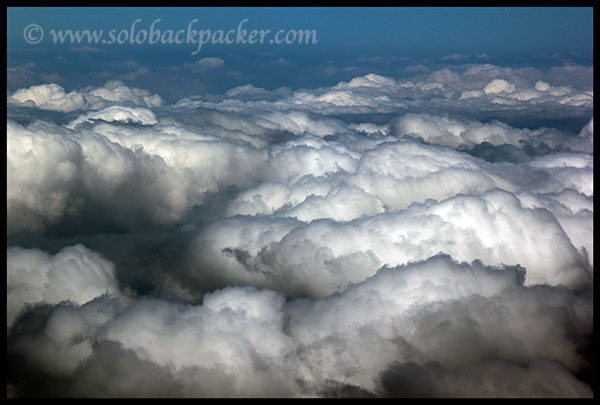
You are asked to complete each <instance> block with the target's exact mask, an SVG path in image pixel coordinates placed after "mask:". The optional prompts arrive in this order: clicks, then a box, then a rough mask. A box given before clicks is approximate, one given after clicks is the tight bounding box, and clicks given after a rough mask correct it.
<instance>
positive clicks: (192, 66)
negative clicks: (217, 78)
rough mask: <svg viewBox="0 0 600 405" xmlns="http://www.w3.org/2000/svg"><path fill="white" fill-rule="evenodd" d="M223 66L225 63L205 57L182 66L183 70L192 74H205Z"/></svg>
mask: <svg viewBox="0 0 600 405" xmlns="http://www.w3.org/2000/svg"><path fill="white" fill-rule="evenodd" d="M224 64H225V61H224V60H223V59H221V58H218V57H207V58H202V59H199V60H197V61H196V62H194V63H186V64H184V69H186V70H189V71H191V72H192V73H199V72H205V71H207V70H213V69H218V68H220V67H222V66H223V65H224Z"/></svg>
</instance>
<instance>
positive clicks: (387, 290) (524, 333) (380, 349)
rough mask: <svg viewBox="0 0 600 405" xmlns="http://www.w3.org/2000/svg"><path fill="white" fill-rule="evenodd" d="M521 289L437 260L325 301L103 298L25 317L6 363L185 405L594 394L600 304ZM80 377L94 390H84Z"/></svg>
mask: <svg viewBox="0 0 600 405" xmlns="http://www.w3.org/2000/svg"><path fill="white" fill-rule="evenodd" d="M522 279H523V274H522V270H521V269H519V268H516V267H501V268H491V267H485V266H483V265H481V263H479V262H475V263H473V264H470V265H469V264H466V263H457V262H454V261H452V260H451V259H450V258H449V257H447V256H437V257H433V258H431V259H428V260H427V261H424V262H418V263H413V264H410V265H407V266H404V267H399V268H385V269H382V270H380V271H379V272H378V273H377V274H376V275H374V276H373V277H372V278H370V279H369V280H366V281H364V282H362V283H359V284H357V285H355V286H353V287H352V288H351V289H349V290H348V291H346V292H344V293H343V294H339V295H336V296H332V297H328V298H326V299H322V300H316V301H311V300H305V299H302V300H292V301H289V302H286V300H285V298H284V296H283V295H282V294H280V293H276V292H273V291H269V290H257V289H255V288H253V287H229V288H225V289H222V290H218V291H215V292H213V293H211V294H208V295H206V296H205V297H204V299H203V303H202V305H186V304H177V303H171V302H168V301H161V300H149V299H136V300H131V299H126V298H121V299H117V298H109V297H108V296H103V297H99V298H96V299H94V300H92V301H89V302H87V303H85V304H84V305H81V306H77V305H67V304H60V305H57V306H55V307H53V308H51V309H50V311H46V312H40V313H39V315H38V316H39V317H41V318H42V319H44V320H45V321H44V322H37V323H31V322H32V320H31V319H32V318H27V317H23V318H21V319H20V320H19V321H18V323H17V324H16V325H15V328H18V329H19V330H22V331H23V332H21V333H20V334H16V335H14V336H13V337H12V338H11V341H10V343H9V350H8V356H9V358H13V357H14V356H21V357H24V358H25V359H27V362H25V363H23V364H22V365H20V366H16V365H15V366H13V367H14V368H21V372H26V371H27V367H28V366H27V365H28V364H32V363H33V364H37V365H38V366H37V367H38V370H41V371H43V372H45V373H47V375H48V378H53V377H54V378H61V379H62V383H61V384H66V386H64V385H63V388H64V390H65V393H67V394H70V395H76V394H79V395H85V396H95V395H106V394H109V393H110V395H111V396H112V395H116V396H119V395H140V393H139V392H138V394H135V392H134V389H139V390H141V391H142V393H143V392H146V391H150V392H152V391H151V388H150V387H149V386H148V385H147V384H144V383H143V382H142V381H143V380H144V379H146V378H147V379H148V381H149V382H150V381H154V380H155V377H153V376H155V375H156V373H162V374H163V375H164V376H163V378H161V379H160V380H159V381H155V382H154V384H158V388H159V389H158V392H161V391H162V392H165V390H168V389H171V390H173V392H172V393H171V395H176V396H198V395H200V396H239V395H241V396H253V395H259V396H315V395H328V392H330V391H332V390H334V389H341V387H347V389H348V388H351V387H354V389H355V390H356V389H359V390H362V392H364V393H377V394H380V395H381V394H383V395H403V393H402V392H398V391H397V390H400V389H402V387H403V385H402V384H401V383H402V381H398V382H396V383H393V379H402V380H406V383H405V384H408V386H405V387H404V389H405V390H408V392H406V393H404V395H407V394H408V395H410V394H411V393H412V392H414V391H417V393H419V392H418V390H419V389H420V388H423V386H425V387H427V386H428V384H433V387H435V390H432V391H429V392H428V395H433V396H440V395H450V394H454V395H460V396H463V395H467V396H468V395H473V394H479V393H481V392H482V391H480V390H481V389H482V388H477V387H475V386H472V385H470V384H469V383H467V382H468V381H472V378H473V377H474V376H475V375H477V376H481V375H482V373H483V376H484V377H483V378H485V379H486V380H488V381H489V383H488V384H486V386H485V387H486V388H485V391H483V392H484V393H485V394H486V395H490V396H501V395H511V394H515V393H517V394H519V395H527V394H529V395H535V396H554V395H557V396H575V397H577V396H590V395H591V390H590V389H589V387H587V386H586V385H585V384H583V383H581V382H579V381H577V380H576V379H575V378H573V377H572V374H571V373H572V372H577V371H579V370H581V369H582V368H584V367H585V366H586V364H587V360H586V359H585V358H584V357H582V356H581V355H580V353H579V348H580V346H579V339H580V338H581V337H582V336H585V335H586V334H587V333H589V332H590V331H591V327H592V324H591V321H590V319H591V318H590V317H589V316H590V314H591V311H592V301H591V298H590V297H589V296H586V295H575V294H573V293H572V292H570V291H568V290H565V289H557V288H552V287H546V286H541V287H536V288H527V287H523V286H522V284H521V283H522ZM556 305H560V306H561V307H562V308H564V311H566V313H565V314H563V313H562V312H557V311H556V310H555V308H556ZM35 310H36V309H35V308H33V309H32V310H31V312H32V314H33V313H34V312H35ZM549 337H551V340H549ZM73 341H76V342H78V343H77V344H73V343H72V342H73ZM515 342H518V343H519V344H518V345H515ZM106 350H110V351H112V352H113V353H112V356H113V357H117V358H118V357H121V356H125V355H126V356H127V358H129V359H130V360H129V363H130V364H129V367H127V368H126V365H125V364H123V363H121V362H112V365H111V366H110V370H112V372H113V373H117V374H123V377H125V378H127V379H128V380H132V379H133V378H134V375H138V376H139V380H140V381H139V382H137V383H136V384H134V385H119V384H115V382H113V381H111V380H112V377H110V376H107V375H106V374H107V372H108V371H109V369H106V367H109V365H108V363H106V361H107V359H103V358H102V356H106V355H107V354H106V352H105V351H106ZM59 359H60V360H61V361H58V360H59ZM432 361H435V364H434V365H433V366H432V365H431V362H432ZM404 364H412V365H413V370H414V369H415V368H416V371H418V372H420V373H421V374H423V373H431V372H433V373H435V375H446V374H447V376H445V377H444V378H443V379H440V380H434V381H430V379H425V380H424V381H421V382H420V384H422V385H419V384H416V383H415V382H413V381H411V380H410V378H409V376H406V375H404V374H403V373H402V372H403V370H404V368H403V366H402V365H404ZM133 365H135V366H136V367H135V368H134V369H135V372H134V374H131V372H132V371H131V370H132V366H133ZM404 367H406V366H404ZM432 367H433V369H431V368H432ZM249 371H251V372H249ZM515 373H517V374H518V375H519V376H521V378H520V379H515ZM159 375H160V374H159ZM82 379H83V380H84V381H87V383H88V385H89V388H90V389H91V391H87V392H81V390H80V387H79V383H80V382H81V381H82ZM99 379H102V380H103V381H107V380H108V381H111V385H110V388H108V390H107V388H105V387H106V385H105V384H104V383H100V382H101V381H100V380H99ZM452 379H459V380H461V379H466V381H465V382H464V383H463V384H458V385H456V384H452ZM548 379H551V380H552V381H553V382H554V384H548V383H547V382H548ZM449 380H450V381H449ZM134 381H135V380H134ZM94 382H95V383H96V384H95V385H93V383H94ZM69 383H70V385H69ZM173 383H174V384H173ZM139 384H141V385H139ZM138 385H139V386H138ZM532 385H533V386H535V387H537V388H536V389H532V388H531V386H532ZM507 386H508V387H510V388H507ZM160 387H163V389H162V390H160ZM17 389H18V388H17ZM155 389H157V387H155ZM509 389H510V391H507V390H509ZM411 390H412V391H411ZM334 391H335V390H334ZM359 392H360V391H359Z"/></svg>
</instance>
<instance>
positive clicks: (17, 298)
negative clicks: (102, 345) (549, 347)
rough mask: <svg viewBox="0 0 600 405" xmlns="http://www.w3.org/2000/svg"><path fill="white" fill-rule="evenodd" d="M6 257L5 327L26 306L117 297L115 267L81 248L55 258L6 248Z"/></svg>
mask: <svg viewBox="0 0 600 405" xmlns="http://www.w3.org/2000/svg"><path fill="white" fill-rule="evenodd" d="M6 256H7V262H6V267H7V273H6V294H7V300H6V302H7V305H8V306H7V325H8V326H10V325H11V324H12V322H13V321H14V319H15V318H16V317H17V315H18V314H19V312H21V311H22V310H23V309H24V308H25V307H26V306H27V305H34V304H39V303H46V304H57V303H59V302H61V301H72V302H74V303H76V304H84V303H86V302H87V301H90V300H92V299H93V298H96V297H97V296H99V295H102V294H105V293H106V294H118V293H119V287H118V282H117V280H116V278H115V268H114V265H113V264H112V263H111V262H109V261H107V260H106V259H104V258H103V257H102V256H100V255H99V254H97V253H96V252H93V251H91V250H88V249H86V248H85V247H84V246H83V245H76V246H69V247H66V248H64V249H63V250H61V251H60V252H58V253H57V254H56V255H49V254H48V253H46V252H43V251H41V250H39V249H23V248H19V247H9V248H8V249H7V252H6Z"/></svg>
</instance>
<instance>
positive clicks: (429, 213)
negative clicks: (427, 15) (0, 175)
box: [7, 58, 594, 397]
mask: <svg viewBox="0 0 600 405" xmlns="http://www.w3.org/2000/svg"><path fill="white" fill-rule="evenodd" d="M209 59H210V58H209ZM203 60H204V62H197V63H196V65H197V66H195V68H196V69H201V65H202V64H204V65H205V66H204V67H205V68H208V67H209V66H215V68H217V67H218V66H217V65H219V63H218V61H217V62H215V61H214V60H212V59H211V60H212V62H211V61H206V58H205V59H203ZM192 68H194V67H191V66H188V69H192ZM179 70H180V71H182V70H183V69H181V68H179ZM415 71H416V72H418V73H415V75H413V76H412V77H410V78H394V77H388V76H384V75H379V74H367V75H364V76H359V77H354V78H351V79H350V80H348V81H343V82H339V83H337V84H335V83H334V84H331V85H329V86H325V87H321V88H313V89H294V90H293V89H289V88H275V89H274V90H273V88H274V87H267V86H265V87H266V88H263V87H258V85H255V84H256V83H255V84H243V85H240V86H238V87H235V88H233V89H230V90H228V91H226V92H224V93H223V94H201V95H198V96H193V97H189V98H185V99H180V100H179V101H178V102H176V103H175V104H167V105H165V104H164V102H163V101H162V98H160V96H159V95H157V94H153V93H152V92H150V91H148V90H144V89H140V88H133V87H129V86H125V85H124V84H123V83H121V82H117V81H109V82H107V83H106V84H105V85H104V86H103V87H100V88H93V87H87V88H83V89H80V90H73V91H72V92H71V93H67V92H66V91H65V90H64V88H62V87H60V86H58V87H57V85H55V84H54V85H53V84H45V85H41V86H40V87H39V88H34V87H31V88H24V89H21V90H18V91H17V92H15V93H13V95H12V96H8V95H7V100H8V101H9V110H10V111H11V112H12V116H11V118H10V119H9V120H7V239H8V241H7V258H8V261H7V270H8V271H7V304H8V305H7V307H8V310H7V318H8V319H7V321H8V322H7V391H8V393H9V396H17V397H19V396H20V397H27V396H44V397H82V396H86V397H95V396H102V397H134V396H142V397H148V396H168V397H220V396H233V397H236V396H237V397H240V396H241V397H251V396H258V397H270V396H274V397H316V396H323V397H332V396H339V397H397V396H400V397H410V396H432V397H448V396H453V397H473V396H482V397H495V396H509V397H510V396H519V397H521V396H525V397H528V396H533V397H553V396H559V397H560V396H566V397H590V396H592V394H593V391H592V386H591V384H592V378H591V377H590V376H591V375H592V371H593V368H594V364H593V358H592V356H591V353H592V349H593V347H592V346H593V344H592V338H593V286H592V283H593V254H594V246H593V211H594V204H593V197H594V196H593V170H594V159H593V118H591V116H592V101H593V91H592V88H591V86H588V85H587V84H585V80H587V79H586V77H587V76H586V75H587V73H586V72H587V70H586V69H585V68H583V67H569V68H567V67H562V68H560V69H555V70H552V69H550V70H546V71H541V70H537V69H533V68H518V69H513V68H507V67H500V66H494V65H489V64H485V65H469V66H461V67H459V68H458V69H455V68H452V69H450V68H446V69H441V70H429V68H425V69H423V68H416V69H415ZM15 94H17V97H21V96H20V95H23V98H22V99H21V101H20V100H18V99H17V98H15V96H14V95H15ZM22 100H24V101H22ZM32 107H33V108H32ZM507 117H508V118H507ZM509 118H510V119H509ZM519 122H520V123H519Z"/></svg>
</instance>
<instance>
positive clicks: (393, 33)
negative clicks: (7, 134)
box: [7, 7, 593, 91]
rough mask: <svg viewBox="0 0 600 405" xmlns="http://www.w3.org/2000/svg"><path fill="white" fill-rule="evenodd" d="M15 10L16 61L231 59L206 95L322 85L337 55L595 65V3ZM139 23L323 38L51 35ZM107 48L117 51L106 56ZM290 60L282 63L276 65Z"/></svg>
mask: <svg viewBox="0 0 600 405" xmlns="http://www.w3.org/2000/svg"><path fill="white" fill-rule="evenodd" d="M7 14H8V16H7V17H8V19H7V22H8V24H7V37H8V38H7V40H8V43H7V46H8V48H9V52H8V65H9V66H19V65H22V64H25V63H27V62H29V61H31V60H32V58H34V59H35V63H36V66H37V67H38V68H40V69H45V70H50V71H53V72H69V73H71V74H73V75H79V74H83V73H85V72H88V71H100V72H106V71H111V70H115V69H118V68H121V69H127V65H126V63H137V64H139V65H142V66H144V67H145V68H147V69H151V70H156V69H159V70H160V69H166V68H168V67H171V66H173V65H183V64H185V63H188V64H192V63H195V62H197V61H198V60H200V59H201V58H205V57H219V58H221V59H223V60H224V61H225V69H226V70H228V72H229V76H226V75H225V76H224V75H221V76H217V77H211V76H210V72H209V74H206V73H205V74H204V75H201V76H200V77H195V79H196V80H198V79H199V80H200V81H203V83H202V84H203V86H204V87H205V88H206V90H207V91H226V90H227V86H230V87H229V88H231V87H235V84H241V83H246V82H250V83H252V84H254V85H257V86H261V87H266V88H268V87H269V86H271V87H273V86H276V87H280V86H290V87H294V88H297V87H317V86H321V85H327V84H331V83H332V82H333V81H334V80H342V79H348V78H351V77H350V76H349V75H344V73H338V74H336V75H329V76H327V75H325V74H323V73H322V72H318V71H315V67H317V66H321V67H325V66H327V65H329V64H331V63H332V62H334V61H335V62H338V63H344V64H348V65H353V64H356V63H357V61H361V60H362V62H358V63H361V64H362V65H363V66H365V67H366V68H368V69H371V70H373V73H384V72H385V73H387V72H390V71H394V70H396V71H397V70H399V69H398V68H399V67H401V66H409V65H411V64H413V65H418V64H422V63H425V64H428V65H431V64H432V63H436V62H446V63H448V62H450V63H459V62H465V61H468V60H469V59H474V60H481V59H482V58H483V59H485V60H486V61H488V60H492V61H494V60H495V61H498V62H502V63H503V64H504V65H507V64H508V65H511V66H512V65H521V66H523V65H527V66H548V65H549V63H552V62H554V61H556V60H562V61H564V60H572V61H574V62H577V63H580V64H586V65H589V64H591V63H592V46H593V42H592V33H593V18H592V17H593V16H592V9H591V8H487V7H482V8H468V7H466V8H429V7H426V8H419V7H415V8H352V7H349V8H333V7H322V8H321V7H317V8H294V7H290V8H287V7H281V8H260V7H249V8H206V9H193V8H191V9H175V10H171V9H170V8H159V9H152V8H116V9H112V8H108V9H107V8H47V9H43V8H40V9H35V8H34V9H27V8H9V9H8V13H7ZM99 16H103V17H102V18H98V17H99ZM138 19H139V20H140V21H139V22H138V23H137V25H136V26H135V27H134V32H135V31H136V30H137V31H139V30H143V29H146V30H149V29H150V25H151V24H152V22H154V21H155V20H157V19H160V22H158V23H157V24H155V27H156V28H157V29H158V30H161V31H162V32H164V31H166V30H169V29H171V30H174V31H177V30H180V29H184V30H186V34H187V27H188V25H189V24H190V22H191V21H192V20H194V19H197V20H198V21H197V22H196V23H194V26H195V28H197V29H198V30H199V29H205V30H211V32H214V31H217V30H219V29H222V30H225V31H228V30H230V29H236V31H237V27H238V25H239V24H240V22H241V21H243V20H244V19H247V20H248V21H247V23H246V24H245V26H246V27H247V28H248V29H249V30H251V29H258V30H261V29H262V30H270V31H272V33H275V32H276V31H277V30H280V29H284V30H289V29H309V30H315V31H316V33H317V38H318V42H317V43H315V44H312V43H311V44H303V45H299V44H282V45H277V44H270V43H269V40H268V39H267V40H266V41H264V42H265V43H264V44H262V45H261V44H254V45H249V44H245V45H244V44H241V45H240V44H237V45H236V44H223V43H221V44H219V43H217V44H211V43H208V44H207V45H204V46H203V49H201V50H200V51H199V52H198V53H196V54H195V55H192V53H193V52H194V51H196V50H197V45H195V44H187V43H183V44H179V45H177V44H168V45H164V46H160V44H153V45H150V44H148V42H149V41H145V42H144V44H143V45H138V44H134V45H131V44H130V43H129V41H125V43H124V44H117V43H113V44H111V45H107V44H102V43H93V44H92V43H89V44H80V46H77V45H71V44H64V43H63V44H57V43H54V42H53V41H52V36H51V34H50V31H51V30H61V29H62V30H67V29H71V30H86V29H87V30H103V31H104V32H105V37H104V38H107V37H106V35H107V33H108V31H110V30H111V29H114V30H116V31H115V32H120V31H122V30H123V29H125V30H126V31H130V29H131V26H132V24H133V23H134V21H136V20H138ZM333 22H334V23H333ZM30 24H38V25H39V26H40V27H41V28H42V29H43V30H44V32H45V36H44V37H43V38H42V40H41V41H40V42H39V43H36V44H28V43H27V42H26V41H25V39H24V35H23V31H24V29H25V28H26V27H27V26H28V25H30ZM357 27H360V29H357ZM140 38H141V37H140ZM84 45H85V46H84ZM159 48H160V49H159ZM106 52H108V53H109V54H110V56H111V57H108V58H107V57H106V56H107V54H106ZM477 55H479V56H480V58H479V59H477ZM391 57H395V58H396V60H394V61H393V63H392V64H391V65H390V63H387V64H385V63H384V62H382V60H383V59H389V58H391ZM281 58H283V59H282V60H281V62H283V63H279V64H277V63H276V62H277V61H278V60H280V59H281ZM440 58H445V59H442V60H441V61H440ZM378 59H379V62H377V60H378ZM525 61H527V63H525ZM119 62H120V63H121V66H119ZM123 64H125V65H124V66H123ZM396 73H397V72H396ZM241 74H243V75H244V76H245V77H244V78H241V77H240V75H241ZM207 75H208V76H209V77H206V76H207ZM203 79H204V80H203ZM215 79H217V80H215ZM273 79H275V80H273ZM88 80H89V79H88ZM152 82H153V81H149V83H150V85H151V83H152ZM9 85H10V82H9ZM201 87H202V86H200V85H198V88H201Z"/></svg>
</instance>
